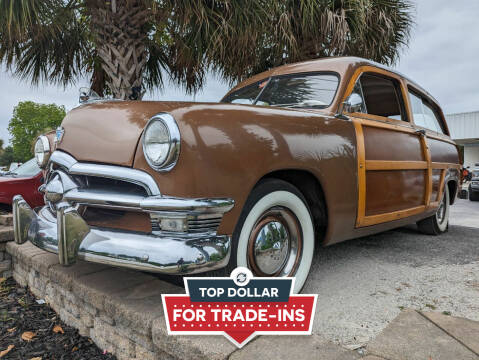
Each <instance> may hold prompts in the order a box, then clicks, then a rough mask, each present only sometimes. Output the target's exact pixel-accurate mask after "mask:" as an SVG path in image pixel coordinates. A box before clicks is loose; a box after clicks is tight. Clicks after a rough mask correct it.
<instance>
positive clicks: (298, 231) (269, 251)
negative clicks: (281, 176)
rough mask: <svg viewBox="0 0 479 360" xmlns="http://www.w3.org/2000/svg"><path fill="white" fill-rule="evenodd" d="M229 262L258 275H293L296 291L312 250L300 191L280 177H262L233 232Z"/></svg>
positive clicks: (310, 226) (231, 266)
mask: <svg viewBox="0 0 479 360" xmlns="http://www.w3.org/2000/svg"><path fill="white" fill-rule="evenodd" d="M232 246H233V248H232V254H231V260H230V263H229V265H228V267H227V269H225V270H226V271H227V272H230V271H232V270H233V269H234V268H235V267H237V266H243V267H247V268H249V269H250V270H251V271H252V273H253V274H254V275H255V276H259V277H293V276H294V277H296V280H295V286H294V292H296V293H297V292H299V291H300V290H301V289H302V287H303V285H304V283H305V282H306V279H307V277H308V275H309V271H310V268H311V263H312V260H313V253H314V226H313V219H312V217H311V212H310V210H309V207H308V204H307V202H306V200H305V198H304V196H303V195H302V194H301V192H300V191H299V190H298V189H297V188H296V187H295V186H293V185H291V184H290V183H288V182H285V181H283V180H278V179H268V180H265V181H262V182H261V183H260V184H259V185H258V186H256V188H255V189H254V190H253V191H252V193H251V195H250V196H249V198H248V200H247V201H246V204H245V206H244V208H243V211H242V213H241V216H240V219H239V221H238V224H237V226H236V229H235V232H234V234H233V244H232Z"/></svg>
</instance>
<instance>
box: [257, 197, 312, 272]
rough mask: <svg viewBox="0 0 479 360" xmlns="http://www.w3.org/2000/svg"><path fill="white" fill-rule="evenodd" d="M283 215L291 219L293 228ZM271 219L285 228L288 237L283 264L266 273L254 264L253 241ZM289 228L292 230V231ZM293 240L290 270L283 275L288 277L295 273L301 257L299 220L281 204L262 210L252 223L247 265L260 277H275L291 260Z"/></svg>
mask: <svg viewBox="0 0 479 360" xmlns="http://www.w3.org/2000/svg"><path fill="white" fill-rule="evenodd" d="M283 215H286V216H283ZM285 217H289V219H290V220H291V224H292V225H293V229H291V226H290V223H289V222H288V221H287V220H286V219H285ZM271 221H276V222H279V223H281V224H282V225H283V226H284V227H285V228H286V231H287V234H288V238H289V242H288V255H287V256H286V259H285V260H284V261H283V264H282V265H281V267H280V268H279V269H278V270H277V271H276V272H275V273H273V274H266V273H264V272H263V271H261V269H260V268H259V266H258V265H257V264H256V261H255V243H256V237H257V236H258V234H259V232H260V231H261V229H262V228H263V227H264V225H266V224H267V223H269V222H271ZM291 230H294V232H293V231H291ZM293 234H294V235H293ZM292 235H293V236H292ZM293 242H295V243H296V256H295V259H294V262H293V264H292V266H291V270H290V271H288V273H287V274H286V275H285V276H288V277H289V276H293V275H294V274H295V273H296V271H297V269H298V266H299V263H300V260H301V257H302V250H303V235H302V231H301V226H300V222H299V220H298V218H297V217H296V215H294V213H293V212H291V211H290V210H289V209H287V208H285V207H282V206H275V207H273V208H271V209H268V210H266V211H265V212H263V214H261V216H260V217H259V219H258V221H256V223H255V224H254V226H253V229H252V231H251V234H250V236H249V239H248V247H247V249H248V250H247V252H248V253H247V260H248V265H249V266H251V268H252V270H253V273H254V274H255V275H256V276H262V277H277V276H278V275H280V274H281V273H282V272H283V270H284V269H285V267H286V266H287V265H288V264H289V263H290V262H291V247H292V243H293Z"/></svg>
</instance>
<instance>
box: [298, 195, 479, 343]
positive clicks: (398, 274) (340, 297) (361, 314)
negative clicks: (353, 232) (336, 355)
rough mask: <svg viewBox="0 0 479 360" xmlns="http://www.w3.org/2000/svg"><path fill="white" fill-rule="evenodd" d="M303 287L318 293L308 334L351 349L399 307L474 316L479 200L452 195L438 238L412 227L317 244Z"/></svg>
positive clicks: (478, 316)
mask: <svg viewBox="0 0 479 360" xmlns="http://www.w3.org/2000/svg"><path fill="white" fill-rule="evenodd" d="M303 292H304V293H307V294H310V293H313V294H314V293H317V294H319V300H318V307H317V311H316V318H315V321H314V329H313V332H314V333H315V334H319V335H321V336H323V337H324V338H326V339H327V340H331V341H333V342H335V343H338V344H341V345H343V346H346V347H350V348H356V347H358V346H360V345H362V344H364V343H366V342H367V341H369V340H370V339H371V338H373V337H375V336H376V335H377V334H378V333H379V332H380V331H381V330H382V329H383V328H384V327H385V326H386V325H387V324H388V323H389V322H390V321H392V320H393V319H394V318H395V317H396V316H397V315H398V314H399V312H400V311H401V309H404V308H413V309H418V310H427V311H431V310H432V311H440V312H444V313H445V314H451V315H453V316H460V317H466V318H469V319H472V320H477V321H479V202H470V201H469V200H461V199H457V201H456V203H455V205H454V206H453V207H452V208H451V217H450V227H449V232H448V233H446V234H444V235H442V236H437V237H435V236H427V235H422V234H420V233H419V232H418V231H417V230H416V226H415V225H411V226H408V227H404V228H400V229H396V230H393V231H388V232H386V233H382V234H378V235H374V236H369V237H365V238H361V239H356V240H351V241H348V242H345V243H341V244H338V245H334V246H331V247H328V248H323V249H320V251H318V252H317V254H316V257H315V259H314V264H313V269H312V273H311V275H310V276H309V278H308V281H307V283H306V285H305V288H304V289H303Z"/></svg>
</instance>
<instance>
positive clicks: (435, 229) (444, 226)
mask: <svg viewBox="0 0 479 360" xmlns="http://www.w3.org/2000/svg"><path fill="white" fill-rule="evenodd" d="M450 207H451V205H450V198H449V187H448V186H447V184H446V185H445V186H444V192H443V194H442V198H441V202H440V204H439V207H438V209H437V211H436V213H435V214H434V215H432V216H430V217H428V218H426V219H424V220H421V221H419V222H418V223H417V226H418V227H419V230H420V231H421V232H423V233H424V234H428V235H441V234H443V233H445V232H446V231H447V230H448V229H449V210H450Z"/></svg>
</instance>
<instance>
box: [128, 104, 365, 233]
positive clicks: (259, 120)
mask: <svg viewBox="0 0 479 360" xmlns="http://www.w3.org/2000/svg"><path fill="white" fill-rule="evenodd" d="M171 114H172V115H173V117H174V118H175V119H176V121H177V123H178V127H179V129H180V133H181V150H180V156H179V160H178V163H177V165H176V167H175V168H174V169H173V170H171V171H170V172H167V173H159V172H156V171H154V170H153V169H151V168H150V167H149V166H148V164H147V162H146V160H145V158H144V155H143V150H142V146H141V139H140V141H139V144H140V145H139V146H138V148H137V150H136V155H135V160H134V167H135V168H138V169H142V170H145V171H147V172H148V173H150V174H151V175H152V176H153V177H154V178H155V179H156V181H157V182H158V185H159V188H160V191H161V193H162V194H164V195H170V196H180V197H192V198H196V197H229V198H233V199H234V200H235V207H234V209H233V210H232V211H230V212H229V213H227V214H226V215H225V217H224V219H223V222H222V224H221V226H220V228H219V229H218V232H219V233H220V234H231V233H232V232H233V231H234V228H235V225H236V223H237V221H238V218H239V216H240V214H241V210H242V208H243V205H244V203H245V201H246V199H247V197H248V195H249V193H250V192H251V189H252V188H253V187H254V185H255V184H256V183H257V182H258V180H259V179H261V178H262V177H263V176H264V175H265V174H268V173H271V172H274V171H277V170H283V169H296V170H306V171H308V172H310V173H312V174H313V175H314V176H315V177H316V178H317V179H318V180H319V182H320V183H321V185H322V187H323V191H324V194H325V199H326V202H327V206H328V211H329V217H328V218H329V219H330V220H329V221H330V223H329V224H328V234H335V235H336V236H339V237H340V233H341V231H344V230H345V228H346V227H348V226H350V229H351V228H353V227H354V221H355V216H356V206H357V201H356V199H357V180H356V179H357V174H356V172H357V167H356V146H355V144H356V140H355V132H354V128H353V126H352V124H351V122H349V121H345V120H339V119H335V118H333V117H329V116H327V115H322V114H319V113H317V112H306V111H295V110H285V109H275V108H267V107H256V106H255V107H253V106H241V105H231V104H215V106H212V105H211V104H208V105H203V104H198V105H193V106H190V107H188V108H187V109H181V110H177V111H173V112H171ZM350 229H349V230H350ZM328 236H329V235H327V237H328Z"/></svg>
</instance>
